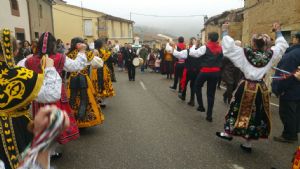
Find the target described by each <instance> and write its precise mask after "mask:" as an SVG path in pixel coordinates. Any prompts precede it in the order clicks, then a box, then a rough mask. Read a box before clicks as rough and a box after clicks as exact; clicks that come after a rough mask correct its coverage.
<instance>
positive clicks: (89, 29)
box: [83, 19, 93, 36]
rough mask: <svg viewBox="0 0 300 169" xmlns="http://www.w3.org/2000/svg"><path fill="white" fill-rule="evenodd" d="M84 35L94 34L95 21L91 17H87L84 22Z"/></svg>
mask: <svg viewBox="0 0 300 169" xmlns="http://www.w3.org/2000/svg"><path fill="white" fill-rule="evenodd" d="M83 24H84V25H83V26H84V36H93V22H92V20H91V19H85V20H84V22H83Z"/></svg>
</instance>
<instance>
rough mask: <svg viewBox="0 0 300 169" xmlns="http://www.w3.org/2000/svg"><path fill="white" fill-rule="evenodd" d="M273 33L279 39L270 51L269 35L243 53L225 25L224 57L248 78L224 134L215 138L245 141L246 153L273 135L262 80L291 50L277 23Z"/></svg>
mask: <svg viewBox="0 0 300 169" xmlns="http://www.w3.org/2000/svg"><path fill="white" fill-rule="evenodd" d="M273 30H274V31H275V32H276V36H277V38H276V41H275V46H273V47H271V49H268V47H267V46H268V43H269V40H270V38H269V36H268V35H266V34H256V35H254V36H253V38H252V44H251V46H252V47H251V48H245V49H243V48H241V47H239V46H236V45H235V43H234V40H233V39H232V38H231V37H230V36H228V33H227V32H228V24H224V25H223V40H222V47H223V53H224V56H225V57H228V58H229V59H230V60H231V61H232V62H233V63H234V65H235V66H236V67H238V68H239V69H240V70H241V71H242V72H243V73H244V76H245V78H244V79H243V80H241V81H240V83H239V86H238V87H237V89H236V91H235V94H234V96H233V98H232V100H231V104H230V109H229V111H228V113H227V115H226V117H225V120H226V121H225V126H224V129H225V131H224V132H217V133H216V135H217V136H218V137H220V138H222V139H226V140H232V139H233V137H232V136H241V137H243V138H245V139H246V143H244V144H242V145H241V148H242V150H244V151H246V152H251V151H252V146H251V142H250V141H251V140H258V139H259V138H268V136H269V134H270V132H271V122H270V108H269V106H270V98H269V97H270V96H269V91H268V88H267V86H266V84H265V83H264V81H263V78H264V76H265V74H266V73H267V72H268V71H269V70H270V69H271V66H272V63H273V62H274V61H275V60H276V59H278V57H281V56H282V54H283V53H284V52H285V50H286V49H287V48H288V43H287V42H286V40H285V39H284V37H283V36H282V34H281V31H280V30H281V29H280V25H279V24H278V23H275V24H274V25H273Z"/></svg>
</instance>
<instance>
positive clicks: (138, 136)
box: [53, 69, 297, 169]
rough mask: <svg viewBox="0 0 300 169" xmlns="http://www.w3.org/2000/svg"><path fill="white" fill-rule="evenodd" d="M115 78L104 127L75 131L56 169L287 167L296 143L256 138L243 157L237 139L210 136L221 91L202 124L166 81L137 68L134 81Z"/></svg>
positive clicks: (220, 113)
mask: <svg viewBox="0 0 300 169" xmlns="http://www.w3.org/2000/svg"><path fill="white" fill-rule="evenodd" d="M116 76H117V80H118V82H117V83H114V87H115V89H116V92H117V95H116V96H115V97H113V98H111V99H108V100H107V108H105V109H104V110H103V111H104V114H105V118H106V119H105V123H104V124H103V125H101V126H97V127H93V128H88V129H84V130H81V137H80V139H78V140H76V141H73V142H71V143H69V144H67V145H66V146H64V147H63V157H62V158H61V159H59V160H56V161H55V162H54V163H53V164H54V165H55V166H56V167H57V168H58V169H270V168H271V167H275V168H276V169H288V168H290V165H291V159H292V155H293V153H294V151H295V149H296V147H297V144H282V143H277V142H274V141H272V139H270V140H262V141H258V142H255V143H254V149H253V153H252V154H246V153H244V152H242V151H241V149H240V148H239V145H240V144H241V143H242V142H243V140H242V139H240V138H235V139H234V140H233V141H231V142H226V141H224V140H220V139H218V138H217V137H216V136H215V132H216V131H221V130H222V128H223V122H224V116H225V114H226V110H227V109H228V107H227V106H226V105H225V104H224V103H223V101H222V97H221V96H222V93H223V92H224V91H223V90H219V91H217V94H216V101H215V109H214V115H213V117H214V121H213V123H208V122H206V120H205V114H204V113H201V112H197V111H196V107H190V106H188V105H187V104H186V102H182V101H181V100H179V99H178V98H177V93H176V92H172V91H170V90H169V86H170V85H171V83H172V81H170V80H167V79H166V78H165V77H164V76H161V75H160V74H155V73H145V74H141V73H139V70H138V69H137V76H136V81H135V82H129V81H128V78H127V74H126V73H125V72H117V73H116ZM203 93H205V92H203ZM187 96H189V94H187ZM187 98H188V97H187ZM204 98H205V96H204ZM204 100H205V101H206V99H204ZM272 102H273V103H275V104H276V99H275V98H273V99H272ZM272 112H273V116H272V118H273V119H272V121H273V124H272V126H273V131H272V135H271V137H273V136H275V135H276V136H277V135H279V134H280V132H281V129H282V125H281V122H280V120H279V117H278V107H276V106H272Z"/></svg>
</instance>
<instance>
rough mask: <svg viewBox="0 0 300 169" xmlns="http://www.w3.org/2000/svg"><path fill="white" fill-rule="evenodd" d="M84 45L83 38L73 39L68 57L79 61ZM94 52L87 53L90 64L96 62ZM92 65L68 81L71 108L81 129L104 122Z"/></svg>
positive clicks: (87, 65)
mask: <svg viewBox="0 0 300 169" xmlns="http://www.w3.org/2000/svg"><path fill="white" fill-rule="evenodd" d="M82 43H84V41H83V39H82V38H73V39H72V40H71V48H70V51H69V52H68V54H67V56H68V57H69V58H70V59H73V60H77V57H80V56H81V54H79V53H80V51H79V50H80V49H81V47H80V46H81V45H80V44H82ZM94 57H95V56H94V54H93V51H89V52H85V57H83V58H86V59H87V61H88V62H89V63H90V62H92V61H93V60H94ZM89 68H90V64H86V65H85V68H84V69H83V70H81V71H78V72H73V73H71V75H70V77H69V79H68V81H69V83H68V84H69V86H68V89H69V90H68V94H69V96H70V106H71V108H72V110H73V111H74V112H75V117H76V120H77V125H78V127H79V128H86V127H92V126H95V125H98V124H101V123H102V122H103V120H104V115H103V114H102V111H101V108H100V107H99V106H98V104H97V101H96V99H95V96H94V94H95V93H96V91H95V89H94V87H93V84H92V82H91V80H90V77H89Z"/></svg>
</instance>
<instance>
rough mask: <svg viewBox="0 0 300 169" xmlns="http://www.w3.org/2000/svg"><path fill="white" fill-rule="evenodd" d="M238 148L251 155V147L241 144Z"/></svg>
mask: <svg viewBox="0 0 300 169" xmlns="http://www.w3.org/2000/svg"><path fill="white" fill-rule="evenodd" d="M240 147H241V149H242V150H243V151H244V152H246V153H251V152H252V148H251V147H245V146H244V145H243V144H241V145H240Z"/></svg>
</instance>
